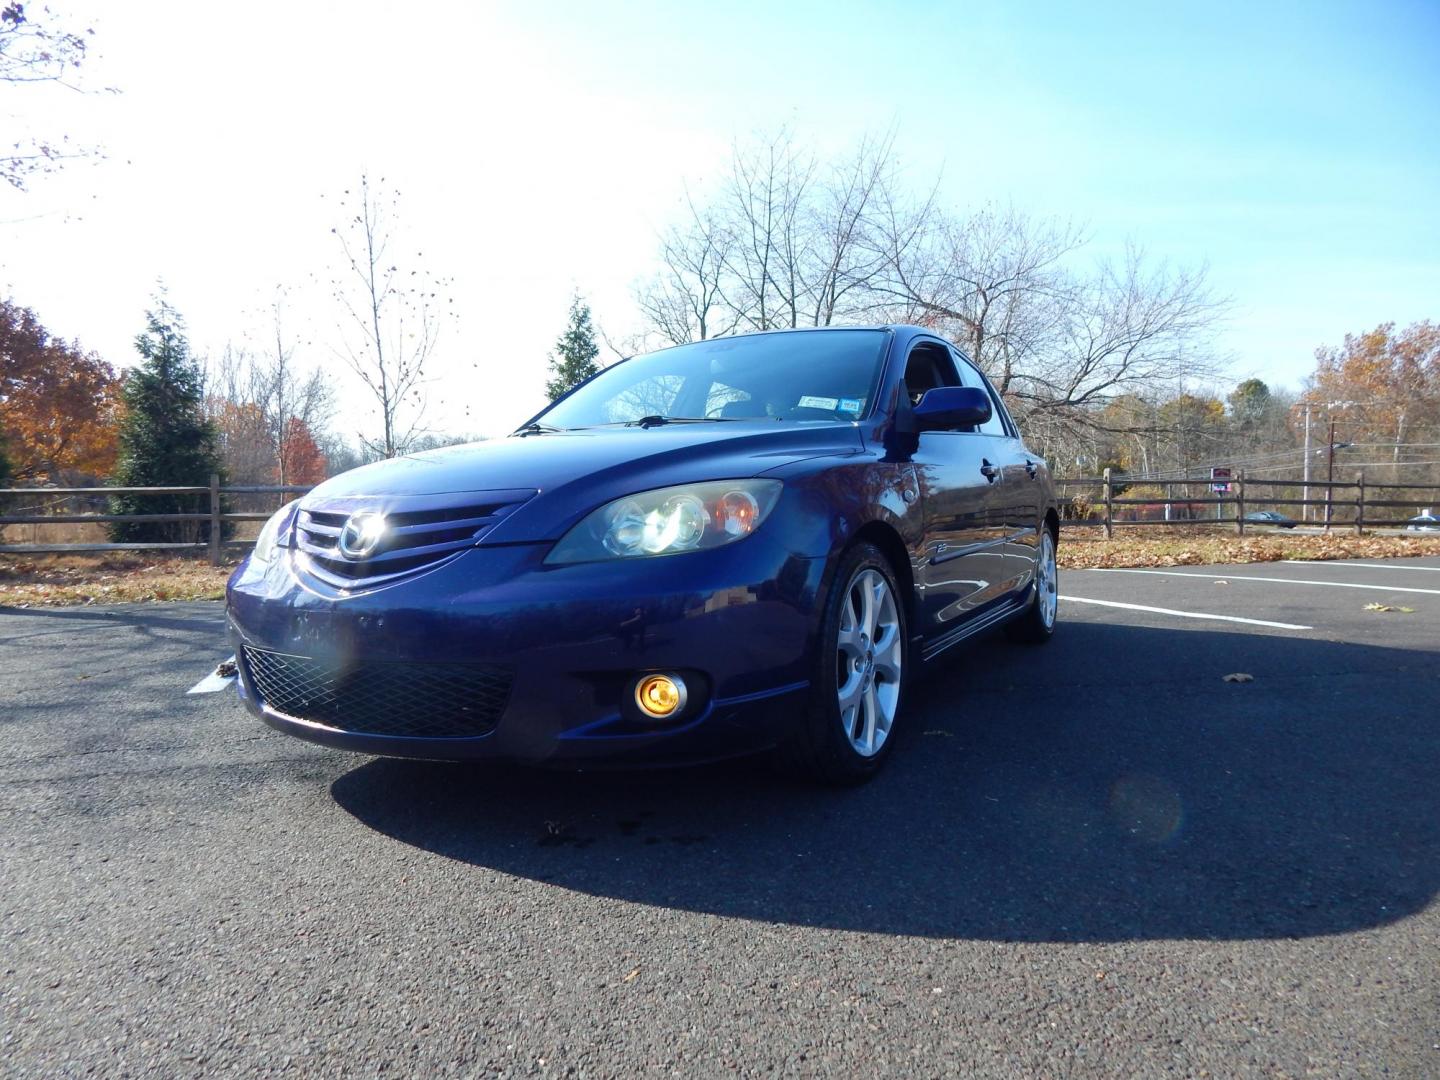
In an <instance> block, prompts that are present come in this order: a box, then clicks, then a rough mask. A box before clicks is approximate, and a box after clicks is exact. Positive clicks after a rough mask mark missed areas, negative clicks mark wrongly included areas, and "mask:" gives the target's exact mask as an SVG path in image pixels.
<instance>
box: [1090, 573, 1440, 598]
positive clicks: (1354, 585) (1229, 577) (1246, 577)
mask: <svg viewBox="0 0 1440 1080" xmlns="http://www.w3.org/2000/svg"><path fill="white" fill-rule="evenodd" d="M1096 573H1100V574H1158V575H1160V576H1161V577H1178V578H1193V579H1194V580H1196V581H1216V580H1218V579H1220V578H1224V579H1225V580H1226V581H1228V582H1232V583H1233V582H1236V581H1273V582H1276V583H1277V584H1280V585H1323V586H1325V587H1326V588H1329V589H1376V590H1379V591H1380V592H1392V593H1395V592H1410V593H1426V594H1428V595H1430V596H1440V589H1417V588H1414V587H1413V586H1410V585H1362V584H1360V583H1359V582H1356V581H1307V580H1305V579H1304V578H1288V577H1256V576H1255V575H1253V574H1227V573H1224V572H1223V568H1222V571H1221V572H1220V573H1216V574H1179V573H1176V572H1175V571H1173V570H1126V569H1122V568H1120V567H1114V568H1106V569H1103V570H1097V571H1096Z"/></svg>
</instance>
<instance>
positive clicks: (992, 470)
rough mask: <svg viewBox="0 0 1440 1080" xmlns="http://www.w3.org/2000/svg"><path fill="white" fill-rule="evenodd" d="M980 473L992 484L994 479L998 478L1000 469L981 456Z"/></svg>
mask: <svg viewBox="0 0 1440 1080" xmlns="http://www.w3.org/2000/svg"><path fill="white" fill-rule="evenodd" d="M980 475H981V476H983V477H985V479H986V480H989V481H990V483H992V484H993V483H994V482H995V481H996V480H998V479H1000V470H999V469H997V468H996V467H995V466H994V465H991V464H990V459H989V458H981V459H980Z"/></svg>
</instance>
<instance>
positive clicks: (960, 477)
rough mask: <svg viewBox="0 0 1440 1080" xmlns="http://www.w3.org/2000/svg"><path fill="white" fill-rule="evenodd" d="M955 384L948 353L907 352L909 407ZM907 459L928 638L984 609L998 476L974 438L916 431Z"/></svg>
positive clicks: (997, 570)
mask: <svg viewBox="0 0 1440 1080" xmlns="http://www.w3.org/2000/svg"><path fill="white" fill-rule="evenodd" d="M958 385H960V381H959V374H958V372H957V371H956V368H955V363H954V360H953V358H952V356H951V354H950V351H949V349H948V347H947V346H945V345H944V344H943V343H941V342H939V341H929V340H925V339H922V340H921V341H920V342H918V343H917V344H915V345H914V346H912V348H911V350H910V354H909V356H908V357H907V360H906V366H905V386H906V390H907V391H908V392H909V394H910V398H911V401H912V402H915V401H918V400H919V399H920V398H921V397H922V396H923V395H924V393H925V392H926V391H927V390H930V389H933V388H934V387H936V386H958ZM911 460H912V461H913V463H914V466H915V472H916V476H917V477H918V479H919V482H920V495H921V499H922V504H921V505H922V518H923V521H924V525H923V530H924V539H923V545H924V547H923V551H924V554H923V562H922V566H921V573H920V584H921V586H922V591H921V617H922V620H923V632H924V633H925V634H926V635H927V636H931V637H934V636H939V635H942V634H944V633H946V632H947V631H949V630H951V629H953V628H954V627H957V626H958V625H960V623H962V622H963V621H964V619H965V618H966V617H967V616H968V615H969V614H971V613H972V612H973V611H975V610H976V608H978V607H981V606H983V605H984V604H985V603H987V602H988V601H989V600H990V599H991V598H992V596H993V590H994V586H995V582H996V580H997V578H998V577H1000V576H1001V575H1002V571H1003V569H1004V566H1003V564H1004V560H1003V558H1002V557H1001V556H1002V553H1001V551H1000V550H999V546H998V545H999V542H1000V541H1001V540H1002V539H1003V537H1002V530H1000V529H999V528H998V527H997V522H996V519H995V516H994V512H993V509H992V501H991V500H992V496H993V492H994V490H995V488H996V487H997V486H998V485H999V484H1000V483H1001V480H1002V476H1001V473H1000V471H999V470H998V469H997V468H993V467H992V466H991V465H990V464H989V463H987V461H986V460H985V455H984V445H983V443H982V441H981V440H980V439H979V438H978V437H977V436H976V435H975V434H974V433H973V432H966V431H926V432H922V433H921V434H920V436H919V439H918V446H917V448H916V451H915V454H914V456H913V458H912V459H911Z"/></svg>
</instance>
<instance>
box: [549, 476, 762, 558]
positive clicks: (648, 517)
mask: <svg viewBox="0 0 1440 1080" xmlns="http://www.w3.org/2000/svg"><path fill="white" fill-rule="evenodd" d="M779 497H780V481H779V480H717V481H713V482H710V483H705V484H685V485H682V486H680V487H670V488H659V489H657V490H655V491H644V492H641V493H640V494H638V495H627V496H626V497H625V498H623V499H616V500H615V501H614V502H612V503H606V504H605V505H604V506H602V507H600V509H598V510H595V511H593V512H592V513H590V514H588V515H586V517H585V518H584V519H583V520H581V522H580V523H579V524H578V525H576V526H575V527H574V528H573V529H571V530H570V531H569V532H568V533H566V534H565V536H564V537H563V538H562V539H561V540H560V542H559V543H558V544H556V545H555V550H553V551H552V552H550V554H549V556H548V557H547V558H546V559H545V561H546V562H547V563H552V564H553V563H578V562H596V561H598V560H601V559H630V558H641V557H644V556H647V555H675V554H678V553H680V552H683V551H700V550H703V549H705V548H713V547H720V546H721V545H722V544H729V543H733V542H734V541H736V540H743V539H744V538H745V537H747V536H749V535H750V534H751V533H753V532H754V531H755V530H756V529H758V528H759V527H760V524H761V522H763V521H764V520H765V517H766V515H768V514H769V513H770V511H771V510H772V509H774V507H775V503H776V500H778V499H779Z"/></svg>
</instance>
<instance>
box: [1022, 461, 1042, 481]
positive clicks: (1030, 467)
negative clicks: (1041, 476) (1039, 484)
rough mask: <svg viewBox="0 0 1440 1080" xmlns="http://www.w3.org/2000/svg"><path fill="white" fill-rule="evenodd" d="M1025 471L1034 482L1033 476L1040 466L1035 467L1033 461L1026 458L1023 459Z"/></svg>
mask: <svg viewBox="0 0 1440 1080" xmlns="http://www.w3.org/2000/svg"><path fill="white" fill-rule="evenodd" d="M1025 471H1026V472H1027V473H1029V474H1030V479H1031V480H1034V479H1035V474H1036V473H1038V472H1039V471H1040V466H1039V465H1036V464H1035V463H1034V462H1033V461H1031V460H1030V459H1029V458H1026V459H1025Z"/></svg>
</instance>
